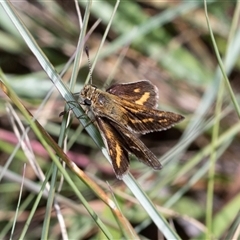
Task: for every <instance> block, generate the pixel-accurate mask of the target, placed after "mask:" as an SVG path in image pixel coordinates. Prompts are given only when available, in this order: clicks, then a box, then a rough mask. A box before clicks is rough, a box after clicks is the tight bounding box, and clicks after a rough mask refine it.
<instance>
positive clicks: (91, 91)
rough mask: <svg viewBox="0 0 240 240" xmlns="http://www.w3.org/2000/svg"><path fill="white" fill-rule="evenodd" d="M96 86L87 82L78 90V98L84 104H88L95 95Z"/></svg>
mask: <svg viewBox="0 0 240 240" xmlns="http://www.w3.org/2000/svg"><path fill="white" fill-rule="evenodd" d="M96 90H97V88H96V87H94V86H92V85H90V84H88V85H86V86H84V88H83V89H82V90H81V92H80V98H81V99H82V100H83V102H84V104H85V105H88V106H90V105H91V103H92V98H93V96H94V95H95V92H96Z"/></svg>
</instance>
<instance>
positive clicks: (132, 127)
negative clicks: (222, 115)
mask: <svg viewBox="0 0 240 240" xmlns="http://www.w3.org/2000/svg"><path fill="white" fill-rule="evenodd" d="M80 97H81V98H82V100H83V102H82V103H83V104H84V105H86V106H88V107H89V109H90V110H91V112H92V113H93V115H94V117H95V120H96V122H97V126H98V128H99V130H100V133H101V136H102V138H103V140H104V143H105V145H106V147H107V150H108V153H109V155H110V157H111V160H112V165H113V169H114V172H115V174H116V176H117V178H119V179H122V177H123V175H124V174H125V173H126V172H127V171H128V168H129V154H130V153H131V154H133V155H135V156H136V157H137V158H138V159H139V160H140V161H141V162H143V163H145V164H146V165H148V166H150V167H152V168H153V169H156V170H159V169H161V168H162V165H161V163H160V162H159V161H158V159H157V157H156V156H155V155H154V154H153V153H152V152H151V151H150V150H149V149H148V148H147V147H146V146H145V144H144V143H143V142H142V141H141V140H140V139H139V138H138V136H137V135H138V134H146V133H149V132H154V131H161V130H166V129H168V128H171V127H172V126H173V125H174V124H176V123H178V122H180V121H182V120H183V119H184V117H183V116H181V115H179V114H176V113H172V112H165V111H160V110H157V109H156V107H157V102H158V89H157V88H156V87H155V86H154V85H153V84H152V83H151V82H149V81H147V80H143V81H138V82H133V83H127V84H116V85H113V86H111V87H110V88H108V89H107V90H106V91H102V90H100V89H98V88H96V87H94V86H92V85H86V86H85V87H84V88H83V89H82V91H81V92H80Z"/></svg>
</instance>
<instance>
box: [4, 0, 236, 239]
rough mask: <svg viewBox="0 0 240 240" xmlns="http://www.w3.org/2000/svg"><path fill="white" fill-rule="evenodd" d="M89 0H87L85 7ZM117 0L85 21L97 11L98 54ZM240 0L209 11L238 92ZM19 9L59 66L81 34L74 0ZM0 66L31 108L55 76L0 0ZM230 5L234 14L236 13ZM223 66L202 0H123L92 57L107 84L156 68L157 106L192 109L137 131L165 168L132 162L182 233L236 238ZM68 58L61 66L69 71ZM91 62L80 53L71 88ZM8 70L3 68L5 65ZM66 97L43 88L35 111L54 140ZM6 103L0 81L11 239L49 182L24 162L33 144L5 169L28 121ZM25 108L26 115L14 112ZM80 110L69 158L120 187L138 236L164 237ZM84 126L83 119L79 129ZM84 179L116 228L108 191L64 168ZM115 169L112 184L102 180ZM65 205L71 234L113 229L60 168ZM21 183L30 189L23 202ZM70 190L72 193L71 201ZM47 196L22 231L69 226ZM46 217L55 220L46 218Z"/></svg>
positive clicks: (232, 129) (232, 133)
mask: <svg viewBox="0 0 240 240" xmlns="http://www.w3.org/2000/svg"><path fill="white" fill-rule="evenodd" d="M86 3H87V2H82V1H80V2H79V6H80V10H81V13H82V14H84V12H85V10H86ZM114 5H115V2H114V1H104V0H101V1H94V2H93V4H92V6H91V14H90V18H89V22H88V29H90V28H91V27H92V26H93V25H94V23H95V22H96V21H97V20H98V19H100V20H101V22H100V24H99V25H98V26H97V27H96V28H95V29H94V31H93V33H92V34H91V35H90V37H89V38H88V39H87V43H86V44H87V45H88V47H89V49H90V58H91V61H92V62H93V58H94V56H95V55H96V52H97V49H98V47H99V45H100V42H101V40H102V38H103V34H104V31H105V29H106V26H107V24H108V22H109V19H110V16H111V14H112V12H113V8H114ZM238 5H239V3H238V2H234V1H224V2H218V1H216V2H215V1H212V2H210V3H209V4H208V15H209V20H210V24H211V28H212V31H213V33H214V36H215V40H216V44H217V46H218V51H219V52H220V54H221V56H222V58H223V59H225V62H226V72H227V73H228V76H229V79H230V84H231V86H232V88H233V91H234V94H235V97H236V99H237V100H238V99H239V82H238V81H239V57H238V56H239V44H240V42H239V43H238V41H237V40H236V39H238V35H239V12H238V11H239V10H238V8H239V7H238ZM14 8H15V9H16V10H17V13H18V14H19V16H20V18H21V19H22V21H23V22H24V24H25V25H26V27H27V28H28V30H29V32H30V33H31V34H32V35H33V37H34V38H35V40H36V41H37V43H38V45H39V46H40V48H41V49H42V51H43V52H44V53H45V54H46V56H47V57H48V59H49V61H50V62H51V63H52V64H53V66H54V67H55V68H56V69H57V71H59V72H61V71H62V70H63V69H64V67H65V65H66V63H67V62H68V60H69V59H70V58H71V57H72V56H73V54H74V52H75V50H76V47H77V44H78V39H79V34H80V28H79V19H78V16H77V13H76V8H75V5H74V2H73V1H47V2H41V1H39V2H37V1H36V2H27V1H21V2H14ZM0 11H1V12H0V66H1V70H2V71H3V72H4V74H5V77H6V78H7V80H8V83H9V84H10V85H11V87H12V88H13V89H14V92H15V93H16V94H17V95H18V96H19V98H20V99H21V101H22V103H23V104H24V105H25V106H26V107H27V108H28V109H29V110H30V112H31V113H32V114H34V113H36V112H38V107H39V105H40V104H41V102H42V101H43V99H44V97H45V96H46V94H48V93H49V91H50V89H51V88H52V83H51V82H50V81H49V79H48V77H47V75H46V74H45V73H44V72H43V70H42V67H41V66H40V64H39V63H38V61H37V59H36V58H35V56H33V54H32V53H31V51H30V50H29V48H28V46H27V45H26V44H25V42H24V40H23V39H22V37H21V36H20V35H19V33H18V32H17V30H16V29H15V27H14V25H13V24H12V22H11V21H10V19H9V17H8V16H7V15H6V13H5V11H4V10H3V8H0ZM233 16H234V17H233ZM217 69H218V62H217V59H216V54H215V52H214V49H213V46H212V42H211V38H210V35H209V29H208V26H207V22H206V16H205V12H204V6H203V2H200V1H199V2H184V1H173V2H172V1H139V2H137V1H121V2H120V4H119V6H118V9H117V11H116V14H115V15H114V19H113V22H112V24H111V28H110V31H109V33H108V35H107V39H106V41H105V43H104V46H103V47H102V48H101V52H100V56H99V59H98V61H97V63H96V66H95V67H94V69H93V83H94V85H97V86H98V87H100V88H106V87H107V86H109V85H111V83H112V82H117V83H126V82H132V81H137V80H141V79H149V80H150V81H151V82H152V83H154V84H155V85H156V86H157V87H158V89H159V95H160V98H159V109H162V110H169V111H174V112H177V113H180V114H182V115H184V116H185V117H186V120H185V121H184V122H182V123H181V124H179V125H177V126H176V127H175V128H173V129H170V130H168V131H164V132H158V133H152V134H148V135H146V136H142V137H141V139H142V140H143V141H144V142H145V143H146V145H147V146H148V147H149V148H150V149H151V150H152V151H153V152H154V153H155V154H156V156H158V157H159V159H160V161H161V162H162V163H163V165H164V168H163V170H161V171H159V172H155V171H152V170H151V169H150V168H147V167H145V166H144V165H143V164H141V163H139V162H137V161H131V168H130V171H131V173H132V174H133V176H134V177H135V178H136V179H137V181H138V183H139V185H140V186H141V188H142V189H143V190H144V191H145V192H146V193H147V195H148V196H149V198H150V199H151V200H152V201H153V202H154V204H155V205H156V209H157V210H158V211H159V212H161V213H162V214H163V215H164V216H165V217H166V219H167V220H168V221H169V222H170V223H171V224H172V226H173V229H174V231H175V232H176V234H177V235H179V237H180V238H182V239H209V238H212V239H233V238H234V237H236V238H235V239H239V222H240V221H239V220H240V218H239V201H240V199H239V198H240V195H239V190H240V178H239V176H240V165H239V153H240V147H239V130H240V126H239V120H238V115H237V113H236V110H235V108H234V106H233V104H232V100H231V98H230V96H229V92H228V88H227V87H226V85H224V81H223V80H222V76H221V74H220V72H219V71H218V70H217ZM71 70H72V67H71V66H70V67H69V68H68V69H67V71H66V73H65V74H64V76H63V81H64V82H66V83H67V82H68V81H69V79H70V76H71ZM88 73H89V69H88V64H87V58H86V56H85V55H84V54H83V59H82V61H81V66H80V70H79V74H78V78H77V83H76V85H75V88H74V92H78V91H80V89H81V88H82V86H83V84H84V82H85V79H86V78H87V75H88ZM1 78H2V77H1ZM64 105H65V102H64V100H63V99H62V97H61V96H60V95H59V93H58V92H57V91H55V92H54V93H53V94H52V95H51V97H50V98H49V99H48V100H47V102H46V104H45V105H44V107H43V108H42V109H41V112H40V114H39V113H38V114H39V115H38V117H37V120H38V121H39V122H40V123H41V124H42V125H43V126H44V128H45V130H46V131H47V132H49V133H50V134H51V136H53V138H54V139H55V140H56V141H57V140H58V136H59V133H60V124H61V121H62V118H60V117H59V113H61V112H62V111H63V110H64ZM15 111H16V113H17V117H15V116H14V110H13V109H11V107H10V105H9V104H8V98H7V97H6V96H5V94H4V93H3V92H2V91H0V114H1V115H0V154H1V157H0V167H1V168H0V170H1V172H0V174H1V175H0V180H1V182H0V191H1V194H0V211H1V215H0V216H1V218H0V229H2V231H1V233H0V237H1V239H8V238H9V236H10V234H11V229H13V227H12V226H13V223H15V224H16V226H15V229H14V233H13V239H19V236H20V235H21V234H22V229H23V226H25V222H26V220H27V218H28V217H29V214H30V211H31V210H32V209H33V206H34V203H35V202H36V198H37V197H36V196H37V195H36V193H37V192H38V191H39V186H41V183H40V182H39V179H38V177H37V175H36V174H35V173H34V171H33V169H32V167H31V165H30V164H29V163H28V156H29V155H27V153H26V150H25V149H23V148H22V149H19V150H18V151H17V152H16V153H15V154H14V155H13V159H12V161H11V163H10V165H9V166H7V171H4V172H3V168H4V167H6V163H7V162H8V160H9V156H10V154H11V153H12V152H13V149H14V148H15V146H16V145H17V144H18V141H19V140H18V138H17V136H16V132H17V130H16V125H17V124H19V122H22V124H23V125H25V126H26V124H27V123H26V121H25V119H24V118H23V117H22V115H21V114H20V113H19V111H18V110H17V109H15ZM17 118H18V121H19V122H18V123H17V124H16V122H17V120H16V119H17ZM78 129H79V128H78V121H77V120H76V119H73V120H72V124H71V128H70V129H69V131H68V136H69V138H70V139H71V141H70V142H71V145H72V146H71V148H70V149H69V151H68V152H67V154H68V156H69V158H70V159H71V160H72V161H74V162H75V163H76V164H77V165H78V166H79V167H80V168H81V169H83V170H84V172H85V173H87V174H88V175H89V176H91V177H92V178H93V179H94V181H95V182H96V183H97V184H98V185H99V186H100V187H101V188H102V189H103V190H104V191H105V193H107V194H108V195H109V197H110V198H113V195H114V197H115V201H116V203H117V204H118V206H119V207H120V209H121V211H122V213H123V215H124V216H125V217H126V218H127V219H128V220H129V222H130V223H131V224H132V226H133V227H134V229H135V231H136V233H137V235H138V236H139V238H141V239H163V236H162V231H161V229H157V228H156V226H155V225H154V223H153V222H152V220H151V218H150V217H149V216H148V214H147V213H146V212H145V211H144V210H143V208H142V207H141V205H139V203H138V200H137V199H135V198H134V197H133V196H132V193H130V191H129V190H128V188H127V187H126V185H125V184H124V182H122V181H118V180H116V178H115V175H114V173H113V170H112V167H111V165H110V164H109V163H108V162H107V161H106V160H105V158H104V156H103V155H102V153H101V151H100V149H98V148H97V146H96V145H95V143H94V142H93V141H92V139H91V138H90V137H89V136H88V134H87V133H86V132H85V131H83V132H81V135H79V134H78ZM79 131H81V130H79ZM28 137H29V139H30V140H29V141H30V143H31V148H32V151H33V153H34V156H35V160H36V164H38V165H39V167H40V168H41V169H42V171H43V172H44V173H47V172H48V170H49V169H50V166H51V159H50V157H49V155H48V154H47V152H46V151H45V149H44V148H43V147H42V145H41V144H40V142H39V141H38V139H37V138H36V137H35V135H34V133H33V132H31V131H30V132H29V133H28ZM24 163H27V164H26V169H25V171H24V178H25V179H26V180H28V182H24V184H23V189H22V191H20V185H19V184H20V183H21V177H22V175H23V169H24V168H23V166H24ZM67 171H68V173H69V174H70V176H71V178H72V180H73V181H74V182H75V184H76V186H77V188H78V189H79V191H80V192H81V193H82V195H83V196H84V198H85V199H86V200H87V201H88V203H89V204H90V206H91V207H92V209H93V210H94V212H96V214H98V216H99V218H101V220H102V221H103V222H104V224H105V226H106V227H107V229H108V230H109V231H110V232H111V235H112V236H113V238H114V239H119V238H120V237H121V231H120V230H119V226H118V225H117V223H116V221H115V219H114V218H113V216H112V214H111V212H110V211H109V209H108V207H107V206H106V204H105V203H103V202H102V201H101V200H100V199H99V198H98V197H96V195H95V194H93V192H92V190H91V188H90V187H88V186H86V185H84V184H83V183H82V181H80V180H79V179H78V177H77V176H76V175H74V174H73V173H71V171H70V170H69V169H67ZM106 181H108V184H109V185H110V186H109V185H108V184H107V183H106ZM60 184H62V186H61V191H60V193H59V194H58V196H59V198H58V201H59V202H60V208H61V214H62V216H63V220H64V222H65V227H66V231H67V236H68V238H69V239H95V238H98V239H101V238H105V236H104V235H103V233H102V232H101V231H100V230H99V229H98V227H97V225H96V223H95V222H94V221H93V220H92V218H91V217H90V216H89V214H88V213H87V212H86V210H85V209H84V208H83V207H82V205H81V203H80V202H79V199H78V198H77V197H76V195H75V193H74V192H73V191H72V188H71V187H69V185H68V184H66V182H63V183H62V182H61V176H60V174H58V178H57V180H56V185H55V186H56V188H58V187H59V185H60ZM19 192H22V198H21V204H20V213H19V215H18V217H17V220H13V217H14V215H15V213H16V210H17V209H18V207H17V204H18V198H19ZM70 200H72V201H71V202H70ZM47 208H48V205H47V200H46V197H43V198H42V199H41V200H40V201H39V202H38V206H37V208H36V211H35V212H34V215H33V218H32V219H31V223H30V227H29V228H28V230H27V232H26V235H25V236H24V238H25V239H38V238H40V236H44V234H43V231H45V232H49V235H48V237H47V239H59V238H60V239H61V238H63V236H66V235H64V234H63V229H62V228H61V226H62V225H61V224H60V223H59V222H60V220H59V217H57V216H56V209H55V210H54V209H52V210H50V220H49V222H48V223H46V221H45V220H44V218H45V212H47V211H48V209H47ZM46 225H47V226H48V228H49V229H48V230H46Z"/></svg>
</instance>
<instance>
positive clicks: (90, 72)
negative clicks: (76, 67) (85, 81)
mask: <svg viewBox="0 0 240 240" xmlns="http://www.w3.org/2000/svg"><path fill="white" fill-rule="evenodd" d="M85 52H86V55H87V59H88V68H89V76H90V84H92V66H91V62H90V58H89V49H88V46H85Z"/></svg>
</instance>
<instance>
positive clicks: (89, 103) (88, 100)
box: [84, 98, 92, 106]
mask: <svg viewBox="0 0 240 240" xmlns="http://www.w3.org/2000/svg"><path fill="white" fill-rule="evenodd" d="M84 104H85V105H87V106H91V104H92V102H91V100H90V99H88V98H85V99H84Z"/></svg>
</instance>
